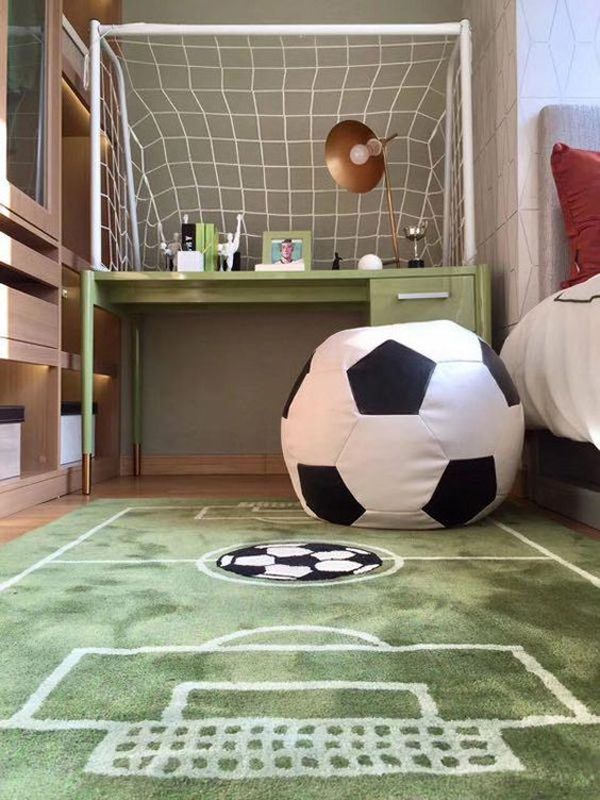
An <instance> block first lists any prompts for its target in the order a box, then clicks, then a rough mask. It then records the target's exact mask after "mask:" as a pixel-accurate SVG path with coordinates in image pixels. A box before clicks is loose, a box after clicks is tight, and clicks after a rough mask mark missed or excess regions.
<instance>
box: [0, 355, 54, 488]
mask: <svg viewBox="0 0 600 800" xmlns="http://www.w3.org/2000/svg"><path fill="white" fill-rule="evenodd" d="M0 405H22V406H24V407H25V421H24V422H23V424H22V426H21V470H22V476H21V477H20V478H15V479H12V480H14V481H17V482H18V481H28V480H39V479H40V478H39V476H40V475H44V474H45V473H48V472H52V471H53V470H55V469H56V467H57V465H58V419H59V408H58V369H56V368H55V367H51V366H44V365H39V364H36V365H34V364H24V363H18V362H15V361H2V360H0Z"/></svg>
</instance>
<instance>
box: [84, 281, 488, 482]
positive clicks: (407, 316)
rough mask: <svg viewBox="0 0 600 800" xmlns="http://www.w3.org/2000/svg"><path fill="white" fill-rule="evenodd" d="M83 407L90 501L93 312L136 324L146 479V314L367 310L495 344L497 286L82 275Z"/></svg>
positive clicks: (137, 429)
mask: <svg viewBox="0 0 600 800" xmlns="http://www.w3.org/2000/svg"><path fill="white" fill-rule="evenodd" d="M81 277H82V285H81V313H82V324H81V386H82V388H81V404H82V419H83V422H82V425H83V437H82V449H83V454H82V466H83V493H84V494H89V493H90V491H91V458H92V456H91V453H92V431H93V416H92V402H93V393H94V363H93V362H94V357H93V353H94V306H99V307H101V308H104V309H106V310H107V311H111V312H113V313H115V314H118V315H120V316H126V317H132V319H133V354H132V356H133V376H132V378H133V379H132V386H133V397H132V405H133V454H134V473H135V474H136V475H139V474H140V472H141V445H142V425H141V404H142V381H141V368H140V328H139V326H138V324H137V319H138V317H139V316H140V315H143V314H152V313H153V312H160V311H165V310H169V311H171V310H177V309H188V310H189V309H193V308H199V307H201V306H213V307H217V306H220V307H222V309H223V311H224V312H227V313H231V312H232V311H233V312H234V311H235V309H236V308H237V307H239V306H240V305H245V306H248V305H253V306H269V305H277V306H282V305H289V306H295V305H299V304H302V305H306V304H312V305H320V306H322V305H331V306H336V307H339V306H346V307H355V306H358V307H362V308H365V309H366V310H368V319H369V323H370V324H371V325H387V324H390V323H394V322H415V321H423V320H433V319H451V320H454V321H455V322H458V323H459V324H460V325H463V326H464V327H465V328H469V329H471V330H473V331H475V332H476V333H477V334H479V336H481V337H482V338H484V339H487V340H488V341H489V339H490V336H491V282H490V272H489V269H488V268H487V267H484V266H478V267H441V268H432V269H421V270H408V269H402V270H398V269H387V270H383V271H381V272H367V271H364V272H363V271H358V270H340V271H339V272H332V271H328V270H321V271H314V272H287V273H286V272H275V273H274V272H174V273H171V272H92V271H91V270H90V271H86V272H84V273H82V276H81Z"/></svg>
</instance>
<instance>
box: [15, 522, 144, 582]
mask: <svg viewBox="0 0 600 800" xmlns="http://www.w3.org/2000/svg"><path fill="white" fill-rule="evenodd" d="M129 511H131V508H124V509H123V510H122V511H119V512H118V513H117V514H113V516H112V517H109V519H106V520H104V522H101V523H100V524H99V525H96V526H95V527H94V528H92V529H91V530H89V531H86V533H82V534H81V536H78V537H77V538H76V539H73V541H71V542H68V543H67V544H65V545H63V546H62V547H59V548H58V550H55V551H54V552H53V553H50V555H48V556H46V557H45V558H42V559H40V560H39V561H36V562H35V564H32V565H31V566H30V567H27V569H24V570H23V571H22V572H19V574H18V575H14V576H13V577H12V578H9V579H8V580H6V581H4V582H3V583H0V592H4V591H6V589H10V587H11V586H14V585H15V584H17V583H19V582H20V581H22V580H23V578H26V577H27V575H31V573H32V572H36V571H37V570H38V569H41V568H42V567H45V566H46V564H50V563H51V562H52V561H54V560H55V559H56V558H59V556H62V554H63V553H66V552H68V551H69V550H71V549H72V548H73V547H77V545H79V544H81V543H82V542H84V541H85V540H86V539H89V538H90V536H93V535H94V534H95V533H97V532H98V531H99V530H102V528H105V527H106V526H107V525H110V524H111V523H112V522H114V521H115V520H117V519H119V517H122V516H123V515H124V514H127V513H128V512H129Z"/></svg>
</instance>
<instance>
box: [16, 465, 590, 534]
mask: <svg viewBox="0 0 600 800" xmlns="http://www.w3.org/2000/svg"><path fill="white" fill-rule="evenodd" d="M121 497H123V498H127V497H138V498H139V497H182V498H185V497H214V498H215V499H227V498H244V497H246V498H261V497H265V498H278V499H279V498H280V499H290V500H293V499H294V498H295V496H294V491H293V489H292V485H291V483H290V481H289V478H288V477H287V475H167V476H158V475H149V476H144V477H141V478H132V477H123V478H115V479H113V480H109V481H104V482H103V483H99V484H97V485H96V486H95V487H94V492H93V494H92V496H91V497H83V496H82V495H81V494H79V493H77V494H70V495H67V496H65V497H60V498H58V499H57V500H50V501H49V502H47V503H42V504H40V505H38V506H35V507H33V508H30V509H27V510H26V511H20V512H19V513H18V514H13V515H12V516H10V517H5V518H3V519H0V546H1V545H2V544H3V543H4V542H8V541H10V540H11V539H16V538H17V537H18V536H22V535H23V534H24V533H27V532H28V531H31V530H35V529H36V528H40V527H42V526H43V525H47V524H48V523H49V522H53V521H54V520H56V519H59V518H60V517H62V516H64V515H65V514H68V513H70V512H71V511H74V510H75V509H76V508H80V507H81V506H85V505H87V504H88V503H90V502H92V501H93V500H97V499H100V498H111V499H112V498H115V499H118V498H121ZM516 502H518V503H519V504H520V505H522V506H523V507H525V508H529V509H533V510H537V511H538V512H540V513H542V514H544V516H546V517H548V519H553V520H556V521H557V522H560V523H562V524H563V525H566V526H567V527H568V528H571V529H572V530H576V531H578V532H579V533H582V534H584V535H585V536H590V537H592V538H594V539H600V531H598V530H596V529H595V528H590V527H588V526H587V525H581V524H580V523H577V522H573V521H572V520H569V519H567V518H566V517H561V516H559V515H558V514H552V513H550V512H546V511H543V510H542V509H539V508H538V507H537V506H535V505H533V504H532V503H530V502H529V501H527V500H521V499H517V500H516Z"/></svg>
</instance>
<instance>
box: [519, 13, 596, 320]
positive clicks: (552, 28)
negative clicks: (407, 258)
mask: <svg viewBox="0 0 600 800" xmlns="http://www.w3.org/2000/svg"><path fill="white" fill-rule="evenodd" d="M517 32H518V35H517V38H518V48H517V63H518V83H519V109H518V111H519V113H518V140H519V143H518V153H519V159H518V191H519V253H518V264H519V269H518V277H519V279H518V301H519V305H518V312H519V318H520V317H521V316H523V314H525V313H526V312H527V311H529V309H531V308H532V307H533V306H534V305H536V303H538V302H539V300H540V299H541V297H540V289H539V283H538V276H539V274H540V270H541V269H543V264H540V259H539V257H538V252H539V247H538V241H539V214H540V212H539V188H538V164H539V160H540V159H541V158H549V156H550V154H549V153H540V152H539V147H538V117H539V112H540V110H541V109H542V108H543V107H544V106H547V105H552V104H555V103H563V104H579V103H581V104H600V0H517Z"/></svg>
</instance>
